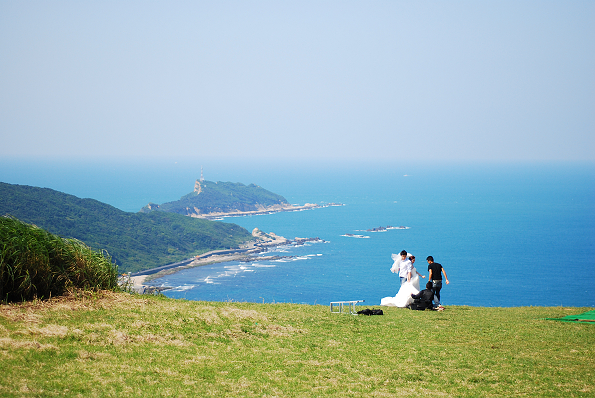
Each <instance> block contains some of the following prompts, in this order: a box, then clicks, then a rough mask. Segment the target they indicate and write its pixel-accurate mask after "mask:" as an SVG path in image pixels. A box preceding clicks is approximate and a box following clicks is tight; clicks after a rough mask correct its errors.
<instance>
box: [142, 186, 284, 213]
mask: <svg viewBox="0 0 595 398" xmlns="http://www.w3.org/2000/svg"><path fill="white" fill-rule="evenodd" d="M278 205H281V206H287V205H289V203H288V202H287V200H286V199H285V198H284V197H283V196H280V195H277V194H275V193H272V192H270V191H267V190H266V189H264V188H262V187H259V186H258V185H254V184H250V185H244V184H242V183H233V182H221V181H219V182H212V181H198V180H197V181H196V184H195V186H194V191H193V192H191V193H189V194H187V195H184V196H183V197H182V198H180V200H177V201H174V202H167V203H164V204H162V205H156V204H153V203H150V204H149V205H147V206H145V207H143V209H142V210H141V211H142V212H150V211H154V210H161V211H165V212H172V213H177V214H183V215H185V216H188V215H198V214H208V213H227V212H231V211H255V210H260V209H262V208H263V207H265V208H266V207H270V206H278Z"/></svg>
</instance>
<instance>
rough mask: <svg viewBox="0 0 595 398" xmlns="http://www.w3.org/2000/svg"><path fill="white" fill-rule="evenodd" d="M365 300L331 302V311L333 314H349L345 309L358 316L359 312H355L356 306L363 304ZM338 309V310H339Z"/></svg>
mask: <svg viewBox="0 0 595 398" xmlns="http://www.w3.org/2000/svg"><path fill="white" fill-rule="evenodd" d="M363 302H364V300H350V301H331V305H330V309H331V314H342V313H344V312H345V313H347V311H345V308H346V307H347V309H348V310H349V313H350V314H351V315H357V311H356V310H355V305H356V304H357V303H363ZM337 308H338V310H337Z"/></svg>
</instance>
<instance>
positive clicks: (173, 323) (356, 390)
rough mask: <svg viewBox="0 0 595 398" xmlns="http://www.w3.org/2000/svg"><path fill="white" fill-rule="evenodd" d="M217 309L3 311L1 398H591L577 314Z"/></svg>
mask: <svg viewBox="0 0 595 398" xmlns="http://www.w3.org/2000/svg"><path fill="white" fill-rule="evenodd" d="M384 310H385V315H383V316H371V317H367V316H351V315H346V314H330V313H329V309H328V306H322V305H316V306H309V305H297V304H255V303H216V302H191V301H182V300H172V299H167V298H163V297H153V296H138V295H129V294H126V293H106V294H105V295H100V294H95V295H94V296H90V295H86V296H84V297H80V298H78V299H73V298H70V299H68V298H60V299H56V301H55V302H54V301H53V300H52V301H51V302H47V303H46V302H44V303H35V302H31V303H23V304H19V305H10V306H8V305H4V306H0V353H2V372H0V395H1V396H3V397H22V396H57V395H60V396H65V397H76V396H96V397H103V396H112V397H113V396H125V397H155V396H176V397H193V396H199V397H210V396H212V397H273V396H277V397H395V396H407V397H420V396H430V397H494V396H496V397H511V396H514V397H518V396H523V397H540V398H541V397H592V396H593V395H594V394H595V382H594V381H593V380H594V379H595V346H594V345H593V344H592V342H593V341H595V325H593V324H570V323H565V322H554V321H548V320H544V319H543V318H548V317H561V316H564V315H568V314H577V313H581V312H583V311H585V310H587V309H585V308H583V309H580V308H562V307H555V308H547V307H521V308H480V307H447V308H446V310H445V311H443V312H433V311H410V310H407V309H400V308H385V309H384Z"/></svg>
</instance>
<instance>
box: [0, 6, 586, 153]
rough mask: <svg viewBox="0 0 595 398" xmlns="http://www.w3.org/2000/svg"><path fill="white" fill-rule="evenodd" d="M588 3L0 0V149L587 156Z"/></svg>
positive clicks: (76, 151)
mask: <svg viewBox="0 0 595 398" xmlns="http://www.w3.org/2000/svg"><path fill="white" fill-rule="evenodd" d="M594 112H595V2H594V1H516V0H515V1H468V2H467V1H333V0H328V1H326V0H325V1H320V0H318V1H270V2H269V1H208V2H205V1H188V2H185V1H176V2H171V1H152V2H147V1H138V2H136V1H101V2H88V1H7V0H0V138H1V143H0V156H2V157H4V158H7V157H18V158H40V157H42V158H45V157H49V158H98V159H110V158H121V157H127V158H136V157H138V158H164V159H177V158H188V157H213V158H218V159H225V158H230V159H261V160H266V159H269V160H280V159H285V160H291V159H296V160H308V159H312V160H316V159H318V160H320V159H325V160H331V161H333V160H338V161H344V160H372V159H377V160H391V159H395V158H402V159H405V160H406V159H415V160H417V161H424V160H428V161H429V160H432V159H435V160H469V161H477V160H495V161H518V160H521V161H533V160H535V161H542V160H545V161H549V160H582V161H585V160H586V161H589V162H592V161H595V114H594Z"/></svg>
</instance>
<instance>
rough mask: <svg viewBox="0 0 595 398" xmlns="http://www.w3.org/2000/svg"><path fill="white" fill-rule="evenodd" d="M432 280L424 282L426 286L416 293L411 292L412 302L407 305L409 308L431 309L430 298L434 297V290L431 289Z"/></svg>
mask: <svg viewBox="0 0 595 398" xmlns="http://www.w3.org/2000/svg"><path fill="white" fill-rule="evenodd" d="M432 286H433V285H432V282H428V283H426V288H425V289H424V290H422V291H421V292H419V293H417V294H411V297H413V299H414V300H413V303H412V304H411V305H409V309H412V310H420V311H423V310H425V309H427V308H429V309H433V308H434V307H433V306H432V300H433V299H434V290H432Z"/></svg>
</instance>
